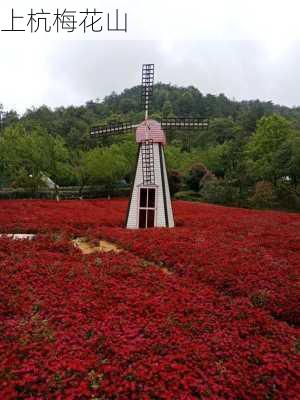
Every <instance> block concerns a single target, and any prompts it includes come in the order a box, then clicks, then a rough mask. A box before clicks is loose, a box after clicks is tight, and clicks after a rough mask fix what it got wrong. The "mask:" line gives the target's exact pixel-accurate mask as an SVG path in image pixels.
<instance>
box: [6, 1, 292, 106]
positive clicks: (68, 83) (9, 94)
mask: <svg viewBox="0 0 300 400" xmlns="http://www.w3.org/2000/svg"><path fill="white" fill-rule="evenodd" d="M35 1H36V0H32V2H33V3H32V5H30V7H33V6H34V3H35ZM68 1H69V0H66V1H65V2H66V5H64V7H67V4H68ZM128 1H129V0H123V1H122V2H121V3H122V6H123V9H124V10H126V11H127V12H128V35H126V34H123V36H122V37H121V36H120V39H123V40H90V37H87V38H83V37H80V36H78V37H76V36H75V35H74V36H73V38H72V39H74V38H75V39H76V40H68V39H70V35H72V34H70V35H69V36H68V37H67V38H65V36H63V35H61V36H59V37H57V38H55V39H54V36H48V37H47V39H46V38H45V37H43V36H41V35H40V36H38V35H36V38H34V39H33V35H32V36H31V37H30V38H29V37H28V36H26V35H25V34H23V33H20V34H19V33H9V34H7V33H6V35H5V36H4V32H0V35H1V36H0V55H1V60H0V61H1V62H0V103H3V105H4V107H5V109H10V108H13V109H16V110H17V111H18V112H20V113H22V112H24V111H25V110H26V109H27V108H31V107H33V106H35V107H37V106H40V105H42V104H46V105H48V106H50V107H58V106H60V105H64V106H67V105H71V104H74V105H79V104H84V103H85V102H86V101H88V100H91V99H96V98H100V99H103V98H104V96H106V95H108V94H110V93H111V92H112V91H113V90H114V91H116V92H121V91H122V90H123V89H125V88H128V87H131V86H133V85H137V84H139V83H140V79H141V65H142V64H143V63H155V65H156V74H155V80H156V81H157V82H158V81H160V82H164V83H172V84H176V85H180V86H189V85H193V86H195V87H197V88H198V89H199V90H200V91H201V92H202V93H204V94H206V93H212V94H219V93H224V94H225V95H226V96H228V97H229V98H235V99H237V100H241V99H256V98H258V99H261V100H272V101H273V102H274V103H278V104H284V105H289V106H299V105H300V90H299V88H300V68H299V67H300V35H299V32H298V31H297V29H299V26H298V25H299V23H298V20H299V17H300V14H299V12H300V7H299V6H298V5H297V2H292V1H290V0H286V1H285V2H283V1H280V2H276V1H275V2H274V1H273V2H269V1H268V0H265V2H264V1H263V0H261V2H256V0H252V2H248V1H247V0H245V1H243V2H242V1H240V2H239V3H237V2H236V1H235V0H227V1H226V2H225V1H223V0H218V1H219V3H218V1H217V0H211V1H210V2H209V3H208V2H204V0H203V1H202V2H201V0H197V2H196V1H194V0H187V1H186V2H185V4H186V6H185V8H184V9H183V8H182V7H173V8H172V9H170V8H168V7H170V5H171V4H173V5H174V4H175V3H176V2H174V1H173V2H170V1H169V0H164V1H165V2H163V0H161V1H158V0H152V2H151V4H152V8H151V10H152V11H151V10H150V11H151V12H152V14H151V12H150V11H149V13H150V14H149V15H150V16H149V15H148V16H147V15H144V14H143V9H145V7H146V5H147V4H148V5H149V4H150V3H149V2H144V1H143V0H142V1H139V2H138V1H137V0H130V6H129V2H128ZM189 1H190V3H189ZM42 3H43V7H45V6H46V5H47V4H48V6H49V4H50V3H49V2H48V3H47V1H45V0H44V1H42ZM90 3H91V2H90ZM98 3H99V2H98ZM98 3H97V4H98ZM116 3H118V4H116V6H119V5H120V0H119V1H116ZM179 3H180V2H179ZM181 3H182V4H183V2H181ZM200 3H201V9H199V4H200ZM212 3H215V4H213V5H214V6H215V5H216V3H218V4H222V5H223V6H224V4H225V3H226V4H227V7H226V8H221V11H222V12H218V13H217V12H216V8H214V7H212V6H211V5H212ZM241 3H243V5H244V7H236V6H237V4H241ZM254 3H257V7H258V8H255V7H253V4H254ZM262 3H263V4H264V7H260V8H259V4H262ZM288 3H290V4H288ZM80 4H82V2H80V1H73V2H72V8H73V9H76V10H79V9H80ZM85 4H86V3H85ZM110 4H111V3H110ZM127 4H128V6H127ZM159 4H164V7H163V8H162V9H159ZM182 4H181V5H182ZM187 4H189V5H190V6H191V7H190V8H188V7H187ZM208 4H210V6H208ZM247 4H248V5H249V4H252V7H251V8H248V9H247V7H245V6H246V5H247ZM271 4H276V5H277V6H276V7H271V6H270V5H271ZM17 5H18V4H17ZM134 5H135V6H136V7H133V6H134ZM196 5H197V6H196ZM230 5H231V6H232V8H230ZM94 6H95V5H94ZM143 6H144V8H143ZM192 6H193V7H194V8H193V7H192ZM234 6H235V7H234ZM292 6H294V8H293V7H292ZM1 7H2V6H0V11H1ZM6 7H7V6H6ZM10 7H11V6H10ZM39 7H41V5H39ZM84 7H86V5H85V6H84ZM270 7H271V8H270ZM283 7H284V8H283ZM81 8H82V6H81ZM196 8H197V10H196ZM15 9H16V10H17V11H18V8H17V7H15ZM54 9H55V7H54V6H52V10H54ZM19 10H21V9H19ZM147 10H148V9H147ZM158 10H160V12H159V13H158ZM200 10H201V13H199V12H200ZM196 11H197V12H198V14H197V15H195V13H196ZM219 11H220V10H219ZM19 12H21V11H19ZM155 12H156V13H157V19H156V20H155V19H154V15H155ZM185 13H187V14H186V17H187V16H188V17H189V18H183V16H184V15H185ZM8 16H9V14H8V8H6V9H5V10H3V12H2V13H1V18H2V19H1V18H0V24H2V26H3V24H4V23H6V24H7V23H8ZM139 16H141V19H139ZM167 16H168V18H167ZM170 16H172V17H171V18H170ZM205 16H207V18H205ZM4 17H5V18H6V20H4ZM150 19H151V20H152V28H151V24H149V21H150ZM204 20H205V23H202V22H201V21H204ZM146 22H148V25H147V24H146ZM179 22H180V24H179ZM154 28H155V29H154ZM179 28H180V29H179ZM151 29H152V30H151ZM17 35H18V36H17ZM94 37H95V36H94ZM111 37H112V36H111ZM111 37H110V38H111ZM98 38H99V36H98ZM124 38H125V40H124ZM128 38H130V39H131V40H128ZM3 39H5V40H3ZM126 39H127V40H126ZM137 39H142V40H137ZM145 39H155V40H145Z"/></svg>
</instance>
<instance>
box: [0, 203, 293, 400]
mask: <svg viewBox="0 0 300 400" xmlns="http://www.w3.org/2000/svg"><path fill="white" fill-rule="evenodd" d="M0 206H1V207H0V232H1V233H14V232H15V233H25V232H27V233H36V234H37V236H36V238H35V239H34V240H32V241H27V240H15V241H13V240H11V239H8V238H6V237H1V238H0V282H1V284H0V291H1V293H0V399H94V400H96V399H98V400H99V399H101V400H104V399H106V400H108V399H149V400H150V399H152V400H154V399H155V400H158V399H178V400H179V399H180V400H183V399H232V400H237V399H240V400H242V399H249V400H250V399H251V400H252V399H264V400H271V399H272V400H273V399H297V398H300V395H299V393H300V387H299V380H300V379H299V378H300V368H299V367H300V363H299V353H300V336H299V325H300V323H299V322H300V312H299V304H300V301H299V300H300V287H299V265H300V215H299V214H298V215H297V214H288V213H279V212H263V211H251V210H242V209H234V208H225V207H218V206H213V205H207V204H196V203H188V202H180V201H178V202H175V203H174V212H175V222H176V228H175V229H151V230H138V231H128V230H125V229H123V228H122V223H123V219H124V215H125V212H126V206H127V201H125V200H110V201H107V200H91V201H63V202H59V203H57V202H54V201H53V202H52V201H1V203H0ZM76 237H86V238H88V239H89V240H90V241H91V242H94V243H97V242H98V241H99V240H100V239H105V240H108V241H110V242H113V243H116V244H118V245H119V247H120V248H121V249H122V251H121V252H118V253H116V252H113V251H111V252H108V253H103V252H96V253H93V254H82V253H81V251H80V250H79V249H77V248H74V246H73V245H72V243H71V239H74V238H76Z"/></svg>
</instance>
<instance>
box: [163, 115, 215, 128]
mask: <svg viewBox="0 0 300 400" xmlns="http://www.w3.org/2000/svg"><path fill="white" fill-rule="evenodd" d="M161 126H162V128H163V129H179V128H180V129H208V127H209V120H208V118H189V117H187V118H162V120H161Z"/></svg>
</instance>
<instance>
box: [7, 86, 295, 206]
mask: <svg viewBox="0 0 300 400" xmlns="http://www.w3.org/2000/svg"><path fill="white" fill-rule="evenodd" d="M154 93H155V95H154V96H153V101H152V108H151V115H150V116H151V117H152V118H154V119H157V120H160V119H161V118H163V117H171V116H181V117H183V116H191V117H198V116H201V117H208V118H209V121H210V124H209V129H208V130H201V131H193V132H191V131H186V132H183V131H180V132H179V131H178V132H176V131H170V132H167V141H168V144H167V146H166V149H165V152H166V158H167V166H168V174H169V183H170V188H171V192H172V195H174V196H175V197H177V198H182V199H191V200H200V201H207V202H212V203H218V204H226V205H238V206H245V207H257V208H280V209H289V210H300V107H297V108H289V107H285V106H279V105H275V104H273V103H272V102H271V101H268V102H262V101H259V100H251V101H235V100H230V99H228V98H227V97H226V96H225V95H224V94H220V95H211V94H207V95H203V94H201V92H200V91H199V90H198V89H197V88H195V87H193V86H190V87H177V86H173V85H171V84H162V83H158V84H156V85H155V86H154ZM0 112H1V125H0V188H2V189H3V188H25V189H30V190H31V191H32V193H34V192H37V191H38V190H39V189H40V188H41V187H43V186H44V185H45V177H49V178H51V179H52V180H53V181H54V182H55V183H56V184H57V185H58V186H59V187H61V186H78V187H80V188H83V187H84V186H87V185H102V186H103V187H104V188H106V190H107V192H108V193H109V192H111V191H112V188H113V187H114V186H116V185H118V184H120V183H123V184H126V183H128V184H129V183H130V181H131V179H132V175H133V169H134V165H135V158H136V150H137V148H136V144H135V140H134V135H133V134H127V135H120V136H117V137H114V138H111V137H109V138H104V139H101V140H97V141H95V140H94V139H92V138H91V137H90V135H89V132H90V128H91V127H92V126H95V125H99V124H100V125H102V124H103V125H105V124H107V123H108V124H109V123H114V122H120V121H128V122H129V121H130V122H134V123H137V122H140V121H142V120H143V117H144V113H143V110H142V106H141V93H140V86H135V87H133V88H131V89H126V90H124V91H123V92H122V93H121V94H116V93H112V94H110V95H109V96H107V97H105V98H104V100H103V101H99V100H98V99H96V100H95V101H87V102H86V104H85V105H82V106H79V107H75V106H69V107H58V108H55V109H50V108H49V107H47V106H46V105H44V106H41V107H38V108H33V109H29V110H27V111H26V112H25V113H24V115H22V116H19V115H18V114H17V112H16V111H14V110H3V107H1V109H0ZM58 186H57V188H56V189H57V190H58Z"/></svg>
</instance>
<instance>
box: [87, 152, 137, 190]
mask: <svg viewBox="0 0 300 400" xmlns="http://www.w3.org/2000/svg"><path fill="white" fill-rule="evenodd" d="M82 162H83V169H84V170H85V173H86V175H87V177H88V182H89V183H90V184H102V185H104V186H105V187H106V189H107V192H108V195H110V193H111V191H112V188H113V184H114V183H115V182H116V181H118V180H120V179H122V178H124V177H125V176H126V175H127V174H128V173H129V165H128V160H127V159H126V157H125V156H124V155H123V154H122V151H121V150H120V148H119V146H116V145H112V146H111V147H109V148H95V149H93V150H90V151H88V152H87V153H85V155H84V157H83V160H82Z"/></svg>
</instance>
